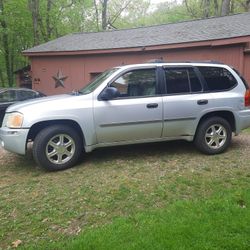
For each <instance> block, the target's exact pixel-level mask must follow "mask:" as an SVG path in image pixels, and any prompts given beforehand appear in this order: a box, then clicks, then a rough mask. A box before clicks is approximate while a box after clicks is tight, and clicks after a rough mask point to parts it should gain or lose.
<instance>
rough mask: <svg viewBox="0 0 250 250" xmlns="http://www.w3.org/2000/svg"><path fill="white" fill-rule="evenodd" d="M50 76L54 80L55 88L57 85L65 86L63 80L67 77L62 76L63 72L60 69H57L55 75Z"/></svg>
mask: <svg viewBox="0 0 250 250" xmlns="http://www.w3.org/2000/svg"><path fill="white" fill-rule="evenodd" d="M52 78H53V79H54V80H55V88H58V87H63V88H65V86H64V80H66V79H67V78H68V77H67V76H63V74H62V72H61V71H60V70H58V72H57V75H56V76H52Z"/></svg>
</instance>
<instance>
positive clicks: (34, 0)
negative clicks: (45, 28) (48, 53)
mask: <svg viewBox="0 0 250 250" xmlns="http://www.w3.org/2000/svg"><path fill="white" fill-rule="evenodd" d="M29 8H30V11H31V14H32V24H33V38H34V45H38V44H39V41H40V36H39V30H38V19H39V0H29Z"/></svg>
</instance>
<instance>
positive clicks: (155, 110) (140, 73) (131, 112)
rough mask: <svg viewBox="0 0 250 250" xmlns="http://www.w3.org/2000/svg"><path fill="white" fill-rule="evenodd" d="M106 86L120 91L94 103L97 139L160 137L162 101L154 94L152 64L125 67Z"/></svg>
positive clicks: (107, 140) (110, 140) (119, 140)
mask: <svg viewBox="0 0 250 250" xmlns="http://www.w3.org/2000/svg"><path fill="white" fill-rule="evenodd" d="M109 86H111V87H115V88H117V89H118V90H119V92H120V95H119V97H118V98H116V99H114V100H109V101H104V100H96V101H95V103H94V119H95V124H96V135H97V141H98V143H114V142H118V143H119V142H136V141H141V140H148V139H156V138H160V137H161V133H162V127H163V121H162V118H163V116H162V110H163V103H162V97H161V96H160V95H159V94H158V93H159V90H158V89H159V88H158V81H157V74H156V68H155V67H154V68H144V69H136V70H130V71H127V72H125V73H124V74H122V75H121V76H119V77H117V79H116V80H114V81H113V82H112V83H110V84H109Z"/></svg>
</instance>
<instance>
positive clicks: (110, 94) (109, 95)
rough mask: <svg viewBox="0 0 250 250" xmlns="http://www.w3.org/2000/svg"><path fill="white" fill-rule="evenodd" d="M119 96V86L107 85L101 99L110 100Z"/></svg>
mask: <svg viewBox="0 0 250 250" xmlns="http://www.w3.org/2000/svg"><path fill="white" fill-rule="evenodd" d="M119 96H120V92H119V91H118V89H117V88H114V87H107V88H106V89H104V90H103V91H102V93H101V94H100V99H101V100H104V101H108V100H113V99H115V98H117V97H119Z"/></svg>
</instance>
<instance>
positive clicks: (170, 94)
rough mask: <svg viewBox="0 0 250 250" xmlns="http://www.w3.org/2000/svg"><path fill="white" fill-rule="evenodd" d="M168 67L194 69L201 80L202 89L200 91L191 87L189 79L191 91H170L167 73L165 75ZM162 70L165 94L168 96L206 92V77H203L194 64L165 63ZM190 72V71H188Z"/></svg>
mask: <svg viewBox="0 0 250 250" xmlns="http://www.w3.org/2000/svg"><path fill="white" fill-rule="evenodd" d="M166 69H184V70H188V69H192V70H193V71H194V73H195V75H196V77H197V78H198V80H199V82H200V85H201V90H200V91H196V92H194V91H192V88H191V82H190V80H189V82H188V85H189V89H190V91H189V92H182V93H168V90H167V79H166V75H165V70H166ZM162 72H163V74H162V75H163V76H162V78H163V84H164V89H165V90H164V95H167V96H173V95H194V94H201V93H204V90H205V89H206V85H205V82H204V79H203V78H202V77H201V73H200V71H199V70H198V68H197V67H196V66H193V65H164V66H163V67H162ZM188 73H189V72H188Z"/></svg>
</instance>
